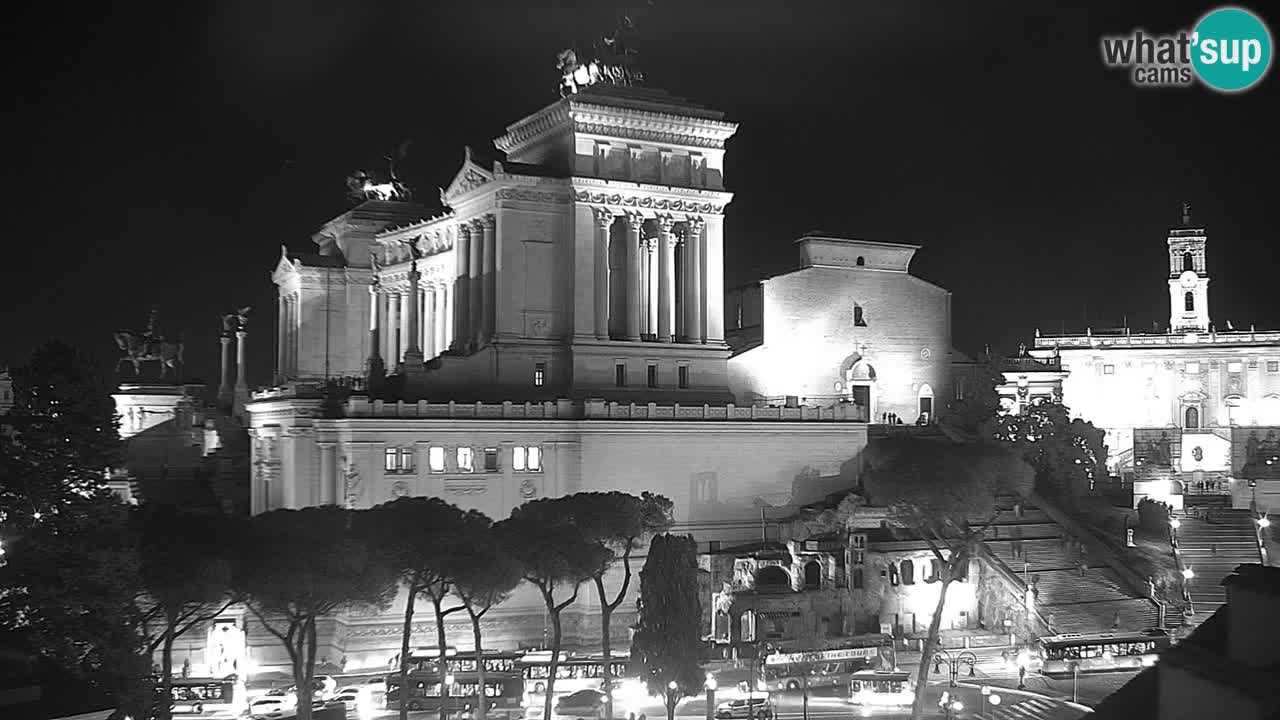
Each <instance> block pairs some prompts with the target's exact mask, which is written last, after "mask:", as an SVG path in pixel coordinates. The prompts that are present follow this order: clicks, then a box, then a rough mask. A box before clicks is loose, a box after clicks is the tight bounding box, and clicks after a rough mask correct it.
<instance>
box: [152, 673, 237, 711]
mask: <svg viewBox="0 0 1280 720" xmlns="http://www.w3.org/2000/svg"><path fill="white" fill-rule="evenodd" d="M170 693H171V697H172V698H173V706H172V707H173V717H174V718H175V719H176V718H200V719H201V720H222V719H223V718H240V717H242V716H244V715H246V714H247V713H248V711H249V694H248V691H247V690H246V689H245V685H244V680H243V679H242V678H240V677H239V676H237V675H228V676H226V677H223V678H211V677H206V678H184V677H176V678H174V679H173V681H172V683H171V685H170Z"/></svg>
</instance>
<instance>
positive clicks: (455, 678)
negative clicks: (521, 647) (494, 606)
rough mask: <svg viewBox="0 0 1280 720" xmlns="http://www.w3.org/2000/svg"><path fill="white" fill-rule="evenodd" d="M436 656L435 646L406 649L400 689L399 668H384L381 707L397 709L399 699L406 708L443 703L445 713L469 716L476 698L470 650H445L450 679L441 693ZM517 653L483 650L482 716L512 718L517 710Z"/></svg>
mask: <svg viewBox="0 0 1280 720" xmlns="http://www.w3.org/2000/svg"><path fill="white" fill-rule="evenodd" d="M439 657H440V653H439V651H438V650H434V649H431V648H427V649H425V650H420V651H415V652H414V653H413V654H412V655H410V668H409V674H408V677H407V681H408V683H407V688H408V689H407V690H406V691H404V692H401V688H400V673H398V672H394V673H389V674H388V675H387V681H386V682H387V684H386V696H385V697H386V700H385V706H386V709H388V710H399V709H400V703H401V702H402V701H403V702H404V703H405V705H406V706H407V707H408V708H409V709H410V710H430V711H433V712H439V710H440V707H441V705H442V704H443V705H444V708H445V712H446V713H448V714H449V715H458V716H461V717H472V716H473V713H474V709H475V708H476V706H477V705H478V704H479V702H480V678H479V673H477V672H476V667H477V666H476V658H475V654H474V653H469V652H466V651H462V652H458V651H456V650H454V649H453V648H448V649H447V650H446V653H445V664H446V665H445V667H446V668H447V671H446V675H447V676H448V679H449V680H452V684H449V685H447V686H446V687H445V690H447V692H444V693H442V692H441V684H440V671H439V668H440V665H439V662H440V660H439ZM519 658H520V655H519V654H518V653H501V652H486V653H484V654H483V662H484V668H485V678H484V702H486V703H488V709H487V710H486V715H487V716H488V717H490V718H516V717H519V716H520V715H521V714H522V713H523V711H522V709H521V707H520V702H521V699H522V695H523V692H524V684H523V681H522V679H521V677H520V671H519V668H518V667H517V661H518V659H519Z"/></svg>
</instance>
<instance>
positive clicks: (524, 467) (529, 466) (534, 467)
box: [511, 445, 542, 472]
mask: <svg viewBox="0 0 1280 720" xmlns="http://www.w3.org/2000/svg"><path fill="white" fill-rule="evenodd" d="M511 469H512V470H515V471H516V472H538V471H540V470H542V448H539V447H538V446H537V445H528V446H526V445H517V446H515V447H514V448H512V449H511Z"/></svg>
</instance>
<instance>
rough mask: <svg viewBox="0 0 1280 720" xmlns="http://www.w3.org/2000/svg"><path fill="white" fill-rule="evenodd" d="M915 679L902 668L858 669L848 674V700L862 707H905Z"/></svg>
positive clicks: (914, 696) (914, 693)
mask: <svg viewBox="0 0 1280 720" xmlns="http://www.w3.org/2000/svg"><path fill="white" fill-rule="evenodd" d="M915 698H916V691H915V681H914V680H913V679H912V677H911V673H909V672H906V671H903V670H859V671H858V672H855V673H853V674H852V675H850V676H849V702H851V703H853V704H854V705H862V706H863V707H907V706H910V705H911V703H912V702H914V701H915Z"/></svg>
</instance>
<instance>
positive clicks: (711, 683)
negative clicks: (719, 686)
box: [703, 673, 716, 690]
mask: <svg viewBox="0 0 1280 720" xmlns="http://www.w3.org/2000/svg"><path fill="white" fill-rule="evenodd" d="M703 684H704V685H706V687H707V689H708V690H715V689H716V676H715V675H712V674H711V673H707V681H706V682H705V683H703Z"/></svg>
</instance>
